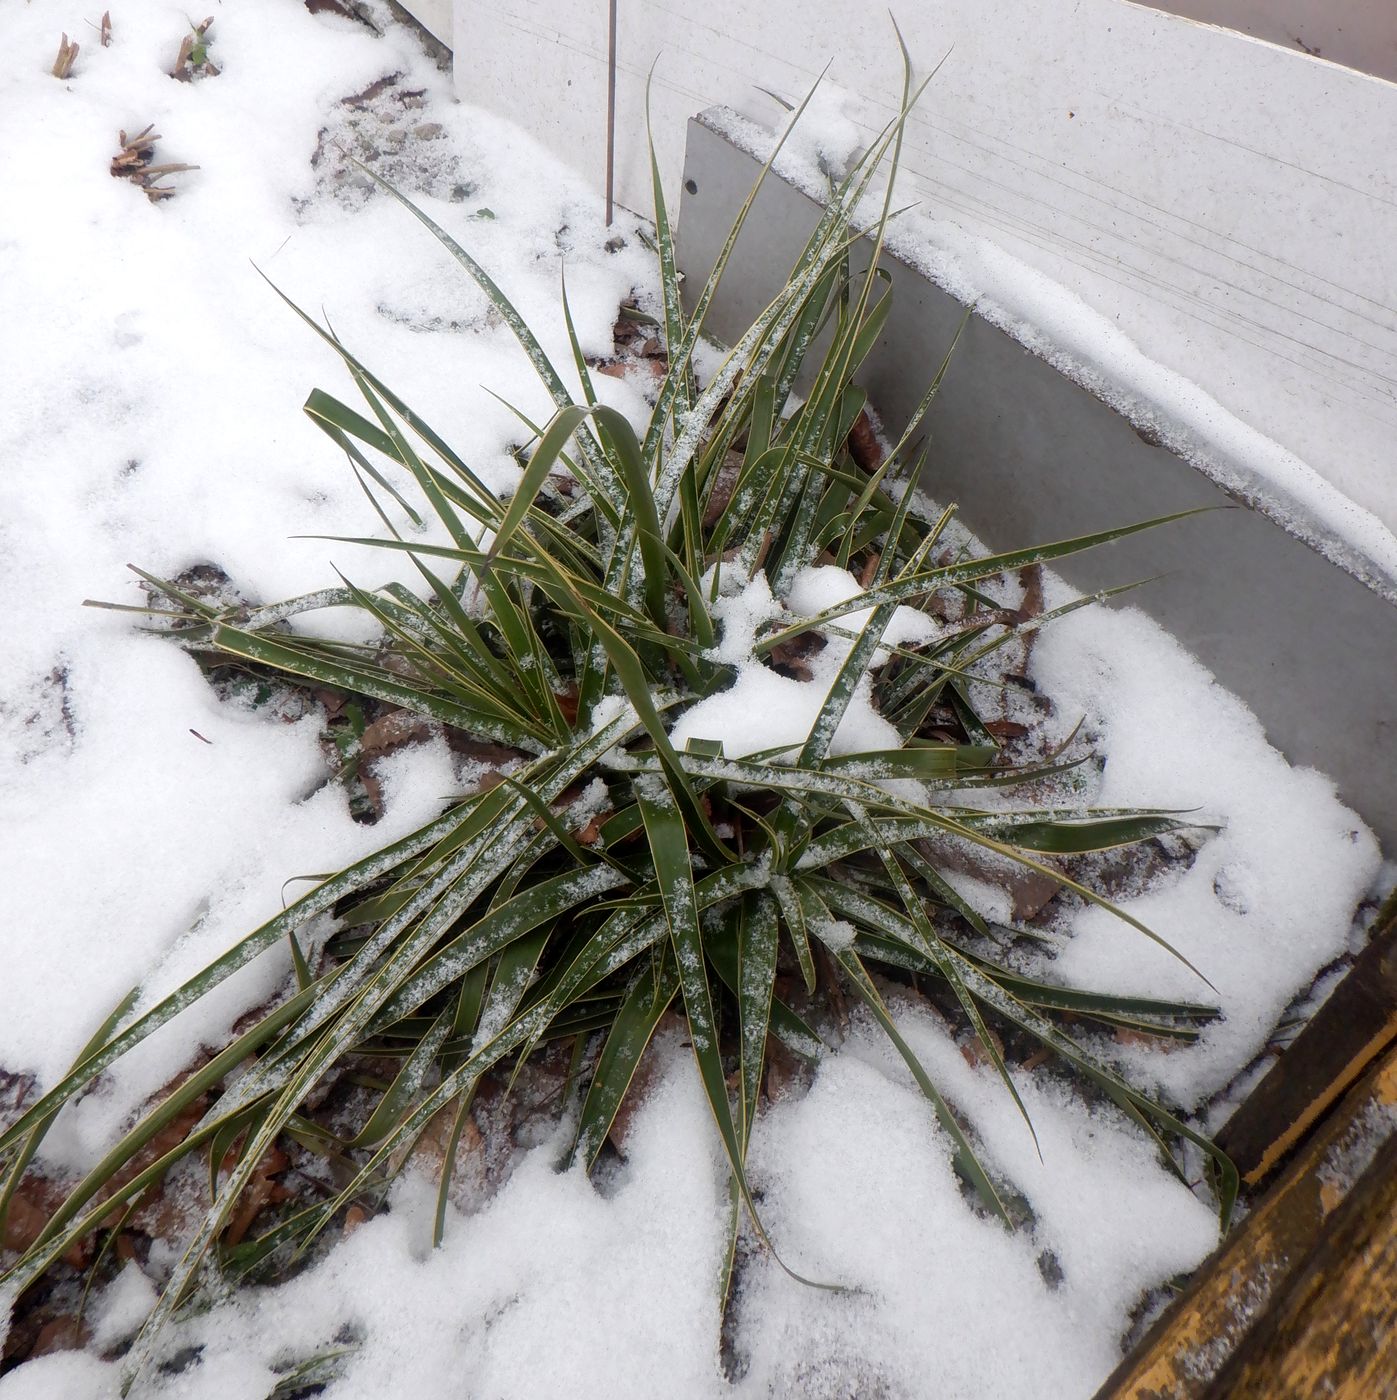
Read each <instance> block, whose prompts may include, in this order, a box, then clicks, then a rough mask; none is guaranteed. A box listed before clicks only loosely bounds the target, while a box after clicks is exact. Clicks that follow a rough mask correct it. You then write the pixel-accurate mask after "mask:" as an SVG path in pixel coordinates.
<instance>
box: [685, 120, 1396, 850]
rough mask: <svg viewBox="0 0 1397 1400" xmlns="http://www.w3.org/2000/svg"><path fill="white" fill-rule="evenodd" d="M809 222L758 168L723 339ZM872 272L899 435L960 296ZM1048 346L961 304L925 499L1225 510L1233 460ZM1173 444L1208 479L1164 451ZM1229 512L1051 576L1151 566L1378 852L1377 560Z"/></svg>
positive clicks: (1170, 599)
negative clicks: (1358, 819)
mask: <svg viewBox="0 0 1397 1400" xmlns="http://www.w3.org/2000/svg"><path fill="white" fill-rule="evenodd" d="M737 125H740V124H737V123H735V122H734V119H733V115H732V114H731V113H721V112H720V113H706V114H705V115H704V117H703V118H702V119H700V120H696V121H694V122H691V123H690V126H689V143H688V150H687V154H686V159H685V166H684V196H683V204H682V208H681V217H680V240H679V241H680V258H681V264H682V267H683V270H684V272H685V274H686V278H687V282H688V285H689V286H690V287H694V286H696V285H701V283H702V281H703V279H704V278H705V277H706V275H707V273H708V270H709V269H710V268H711V266H712V265H713V261H714V259H715V257H716V255H717V253H718V250H719V248H720V246H721V244H722V241H723V238H724V237H725V236H726V233H727V230H728V228H729V227H730V226H731V222H732V219H733V217H734V215H735V214H736V211H737V209H738V207H739V206H740V204H741V202H742V200H743V199H744V198H745V197H746V195H747V192H748V191H749V190H750V188H751V186H752V182H753V181H754V179H755V178H756V175H757V171H758V168H759V162H758V160H757V158H756V157H754V156H753V155H752V154H751V153H750V151H748V150H746V149H744V148H743V147H742V146H741V145H738V144H736V143H735V142H734V140H733V139H732V135H731V133H732V131H733V130H734V127H735V126H737ZM817 216H818V204H817V202H816V201H815V200H813V199H812V198H810V197H809V196H808V195H807V194H805V193H803V192H802V191H801V190H800V189H798V188H797V187H796V185H794V184H792V183H790V182H789V181H787V180H785V179H782V178H779V177H776V176H772V177H769V178H768V180H767V182H766V184H765V186H764V187H763V189H762V192H761V194H760V195H759V196H758V199H757V202H756V204H755V205H754V207H753V210H752V214H751V215H750V216H749V219H748V222H747V225H746V227H745V228H744V231H743V234H742V239H741V242H740V244H739V249H738V256H735V257H734V258H733V259H732V261H731V262H730V263H729V266H728V271H727V272H726V273H725V275H724V280H723V283H722V287H721V290H720V293H719V296H718V298H717V299H716V301H715V303H714V305H713V309H712V312H711V313H710V322H709V324H710V327H711V329H712V331H713V333H714V334H715V335H716V336H718V337H719V338H721V339H724V340H729V339H735V338H736V336H737V335H738V334H740V332H741V330H742V329H743V328H745V326H746V325H747V324H748V323H749V322H750V320H751V319H752V317H753V316H754V315H755V314H756V313H757V312H758V311H759V310H760V309H761V308H762V307H763V306H764V305H766V303H767V302H768V301H769V300H770V297H771V296H772V295H773V294H774V291H775V289H776V288H777V287H779V286H780V285H781V284H782V282H783V281H784V279H785V277H786V274H787V272H788V270H789V268H790V267H791V265H792V264H793V262H794V261H795V258H796V255H797V254H798V252H799V250H800V247H801V246H802V244H803V242H804V239H805V238H806V237H807V235H808V233H809V231H810V229H811V228H813V226H814V224H815V221H816V218H817ZM914 247H915V245H914ZM898 251H899V252H901V250H900V249H899V250H898ZM887 265H888V266H889V268H890V270H891V271H892V273H893V278H894V283H893V290H894V296H893V304H892V313H891V315H890V317H889V319H888V322H887V326H886V328H885V331H884V335H883V337H882V339H881V341H880V342H879V345H878V347H877V348H876V349H875V351H874V353H873V355H872V356H871V357H870V359H869V361H868V364H867V367H866V378H867V381H868V388H869V391H870V395H871V401H872V402H873V403H874V404H875V405H876V406H877V407H878V409H879V411H880V412H881V413H882V414H883V415H884V416H885V417H886V419H887V421H888V422H889V423H890V424H891V425H893V426H894V428H896V427H897V425H900V424H901V423H902V422H903V421H905V419H906V418H907V417H908V416H909V415H910V413H911V412H912V411H913V410H914V409H915V407H916V405H917V403H918V401H919V400H920V398H921V396H922V394H923V393H924V392H925V389H926V385H927V384H928V383H929V382H930V380H931V377H932V376H933V374H934V373H935V370H936V367H937V365H938V364H939V363H940V362H941V360H942V358H943V356H944V355H945V353H946V350H947V348H948V347H949V346H950V344H951V342H952V340H953V338H954V337H955V334H956V330H957V327H958V326H959V325H960V323H961V321H962V318H963V316H964V305H963V303H962V301H961V300H959V299H958V298H957V297H956V296H955V295H953V294H952V292H951V291H948V290H946V289H945V287H943V286H941V285H938V283H937V282H936V281H934V280H932V279H931V278H929V277H928V276H926V275H924V273H923V272H922V271H921V270H919V269H918V268H916V267H914V266H912V265H911V264H910V263H908V262H907V261H906V260H905V258H901V257H894V258H890V259H889V260H888V263H887ZM1000 319H1001V320H1003V319H1006V318H1003V317H1001V318H1000ZM1011 330H1012V331H1013V332H1014V333H1011ZM1025 341H1027V342H1028V343H1027V344H1025ZM1051 350H1052V347H1050V346H1049V345H1048V344H1047V342H1046V340H1045V338H1044V337H1043V336H1042V335H1041V334H1038V333H1035V332H1033V331H1030V330H1028V329H1026V328H1025V327H1023V326H1021V325H1013V326H1011V328H1010V329H1006V328H1005V326H1004V325H1001V324H996V323H995V321H994V320H991V319H990V318H989V317H988V316H986V315H984V314H978V313H977V314H975V315H973V316H972V317H971V318H970V320H969V322H968V323H967V325H966V329H965V331H964V333H963V334H962V336H961V339H960V342H959V344H958V345H957V348H956V353H955V355H954V356H953V358H952V361H951V364H950V368H949V370H948V372H947V375H946V378H945V380H944V382H943V385H942V388H941V392H940V394H939V396H938V399H937V401H936V403H935V405H934V407H933V410H932V413H931V415H930V416H929V418H928V420H927V423H926V427H927V430H928V433H929V437H930V442H931V447H932V450H931V457H930V464H929V468H928V477H927V486H928V489H929V490H930V491H931V492H932V493H933V495H935V496H936V497H937V498H938V499H940V500H943V501H957V502H958V503H959V504H960V506H961V509H962V514H963V517H964V519H965V521H966V523H967V524H968V525H969V526H970V527H971V528H972V529H973V530H975V531H976V533H977V534H979V535H980V536H981V537H982V538H983V539H985V540H986V542H987V543H989V544H990V545H993V546H999V547H1004V548H1009V547H1014V546H1018V545H1022V544H1026V543H1031V542H1034V541H1045V542H1046V541H1050V540H1058V539H1065V538H1069V537H1071V536H1074V535H1080V534H1085V533H1088V532H1092V531H1096V530H1102V529H1107V528H1110V527H1111V526H1114V525H1120V524H1125V523H1128V522H1131V521H1135V520H1141V519H1147V518H1150V517H1153V516H1158V515H1166V514H1170V513H1173V512H1175V511H1180V510H1188V509H1190V508H1193V507H1200V506H1205V507H1206V506H1215V507H1216V506H1224V507H1228V506H1237V505H1239V501H1238V500H1237V498H1236V496H1235V495H1234V494H1231V493H1232V492H1235V489H1236V485H1237V481H1238V480H1240V479H1241V476H1242V474H1243V467H1244V465H1245V464H1238V463H1235V462H1232V463H1229V462H1228V460H1227V459H1226V457H1225V456H1214V457H1213V458H1211V459H1210V458H1208V457H1207V455H1206V454H1207V453H1208V451H1209V448H1210V444H1208V443H1207V442H1206V441H1205V440H1203V439H1202V438H1201V437H1200V436H1199V435H1197V434H1196V433H1193V434H1191V433H1189V432H1186V431H1185V432H1180V431H1179V430H1177V426H1176V424H1175V422H1174V421H1173V419H1172V418H1171V414H1170V409H1169V405H1161V404H1159V403H1152V402H1151V401H1150V399H1149V398H1148V397H1147V396H1146V395H1145V394H1144V393H1142V392H1140V391H1139V390H1136V391H1134V392H1132V393H1131V394H1130V395H1129V396H1123V395H1122V396H1118V397H1117V400H1116V406H1112V404H1111V403H1109V402H1107V400H1106V398H1104V397H1102V396H1101V392H1102V390H1103V388H1104V385H1103V384H1102V383H1101V382H1099V381H1096V380H1094V379H1093V375H1092V374H1090V373H1087V372H1086V371H1085V370H1084V371H1083V372H1082V373H1079V374H1077V375H1076V377H1075V379H1074V378H1072V377H1069V375H1068V374H1067V373H1065V372H1064V371H1065V370H1070V369H1072V365H1071V364H1069V363H1067V362H1065V361H1064V359H1063V358H1062V356H1061V355H1058V354H1056V353H1050V352H1051ZM1054 361H1056V363H1054ZM1078 381H1085V382H1078ZM1214 407H1216V406H1215V405H1214ZM1221 416H1222V417H1223V418H1225V417H1226V415H1221ZM1183 447H1187V448H1188V450H1189V452H1190V455H1191V456H1193V457H1194V458H1195V461H1197V462H1199V463H1201V464H1202V465H1205V466H1210V467H1211V468H1212V471H1211V474H1208V473H1205V472H1204V471H1201V470H1199V469H1198V466H1196V465H1194V464H1192V463H1191V462H1189V461H1186V460H1185V459H1184V457H1183V456H1181V455H1179V449H1180V448H1183ZM1240 504H1241V508H1237V509H1222V510H1213V511H1211V512H1209V513H1208V514H1205V515H1201V516H1197V517H1194V518H1191V519H1189V520H1185V521H1181V522H1178V523H1176V524H1173V525H1170V526H1167V527H1165V528H1162V529H1160V530H1156V531H1150V532H1148V533H1146V534H1144V535H1141V536H1136V537H1133V538H1132V539H1131V540H1130V541H1129V542H1128V543H1126V544H1123V545H1121V546H1120V547H1119V548H1112V549H1108V550H1104V551H1095V552H1092V553H1089V554H1086V555H1082V556H1078V557H1077V558H1074V559H1071V560H1065V561H1062V562H1061V565H1060V567H1059V566H1055V567H1059V571H1060V572H1062V573H1063V574H1064V575H1065V576H1066V577H1067V578H1068V579H1069V581H1070V582H1072V583H1073V584H1075V585H1076V586H1077V587H1079V588H1081V589H1083V590H1084V591H1086V590H1095V589H1098V588H1104V587H1109V586H1112V585H1115V584H1119V583H1124V582H1129V581H1132V580H1138V579H1145V578H1153V581H1152V582H1151V583H1149V584H1148V586H1147V587H1144V588H1141V589H1140V590H1139V591H1138V592H1136V593H1134V594H1133V595H1132V596H1131V601H1132V602H1133V603H1136V604H1138V605H1139V606H1140V607H1142V608H1144V609H1145V610H1146V611H1147V612H1149V613H1150V614H1151V615H1152V616H1154V617H1155V618H1156V619H1157V620H1158V621H1160V622H1161V623H1162V624H1163V625H1164V626H1166V627H1167V628H1169V630H1170V631H1172V632H1173V633H1174V634H1175V635H1176V636H1177V637H1178V638H1179V639H1180V640H1181V641H1182V642H1183V643H1184V644H1185V645H1186V646H1188V647H1189V648H1190V649H1192V650H1193V651H1194V652H1195V653H1196V654H1197V656H1198V657H1199V658H1200V659H1201V660H1202V661H1203V663H1204V664H1205V665H1207V666H1208V667H1209V668H1210V669H1211V670H1212V671H1213V673H1214V674H1215V675H1216V677H1217V678H1218V679H1219V680H1220V681H1221V682H1222V683H1223V684H1224V685H1226V686H1228V687H1229V688H1230V689H1232V690H1234V691H1235V692H1236V693H1237V694H1239V695H1240V696H1241V697H1242V698H1243V699H1244V700H1245V701H1246V702H1247V703H1248V704H1249V705H1250V706H1251V707H1252V709H1253V710H1254V711H1255V713H1256V715H1257V717H1258V718H1259V719H1260V720H1261V722H1262V724H1263V725H1264V726H1265V728H1266V730H1267V733H1268V735H1269V736H1270V738H1271V740H1272V742H1274V743H1276V744H1277V745H1278V746H1279V747H1280V748H1281V749H1282V750H1283V751H1284V752H1285V753H1286V754H1287V756H1288V757H1289V758H1290V759H1291V760H1292V761H1294V762H1297V763H1302V764H1311V765H1313V766H1315V767H1317V768H1320V769H1322V770H1323V771H1324V772H1326V773H1328V774H1329V775H1330V776H1331V777H1333V778H1334V779H1335V780H1336V782H1337V783H1338V785H1339V789H1340V793H1341V795H1342V796H1343V797H1344V798H1345V800H1346V801H1347V802H1349V803H1350V804H1351V805H1352V806H1353V807H1354V808H1355V809H1356V810H1357V811H1358V812H1359V813H1360V814H1361V815H1362V816H1363V817H1364V818H1365V820H1367V821H1368V822H1369V823H1370V824H1371V825H1372V826H1373V828H1374V830H1375V831H1376V832H1377V833H1378V835H1379V838H1380V839H1381V840H1382V841H1383V842H1384V844H1385V845H1386V847H1387V848H1388V849H1389V850H1391V849H1393V848H1394V847H1397V784H1394V782H1393V780H1392V765H1391V759H1392V756H1393V754H1394V752H1397V719H1395V718H1394V715H1393V705H1392V682H1393V658H1394V657H1397V606H1394V604H1393V602H1392V601H1391V597H1392V583H1393V578H1392V574H1391V573H1390V570H1389V566H1388V562H1387V560H1386V559H1380V560H1374V559H1372V558H1371V557H1365V556H1364V555H1363V552H1362V551H1360V550H1357V549H1356V548H1355V547H1354V546H1353V544H1352V543H1351V542H1350V541H1348V540H1345V539H1344V538H1343V537H1342V536H1341V535H1338V534H1336V533H1334V532H1333V531H1332V530H1330V529H1327V528H1325V527H1324V526H1322V525H1320V524H1317V523H1316V522H1315V521H1313V520H1306V519H1305V518H1303V516H1301V517H1299V518H1291V519H1289V520H1287V521H1286V522H1285V523H1286V524H1289V525H1290V526H1291V527H1292V528H1290V529H1287V528H1284V527H1283V524H1282V523H1278V521H1277V519H1275V518H1273V514H1274V513H1279V508H1278V507H1277V506H1276V505H1275V503H1272V505H1271V507H1270V509H1271V510H1272V512H1273V514H1268V513H1266V512H1263V511H1262V510H1261V509H1258V508H1256V506H1255V504H1253V503H1251V502H1246V503H1240ZM1283 504H1284V503H1283ZM1290 504H1291V505H1292V506H1293V502H1291V503H1290ZM1374 523H1375V524H1376V522H1374ZM1301 533H1309V534H1310V535H1311V536H1312V537H1314V538H1316V539H1317V542H1318V543H1321V544H1324V545H1326V546H1327V547H1328V552H1329V553H1330V554H1332V555H1335V556H1337V557H1340V558H1341V559H1343V557H1344V556H1345V555H1348V556H1351V557H1350V558H1347V559H1344V562H1345V563H1347V564H1349V566H1350V567H1347V568H1346V567H1341V566H1340V564H1339V563H1335V562H1331V560H1330V559H1329V558H1325V557H1324V556H1323V555H1322V554H1321V553H1319V552H1318V550H1317V549H1316V548H1314V547H1313V545H1312V543H1307V542H1306V541H1305V540H1304V539H1302V538H1301V537H1300V535H1301ZM1382 533H1384V532H1382V531H1381V527H1379V534H1378V540H1377V542H1378V544H1379V545H1381V543H1382V540H1381V535H1382ZM1350 569H1352V571H1350ZM1156 575H1158V577H1155V576H1156Z"/></svg>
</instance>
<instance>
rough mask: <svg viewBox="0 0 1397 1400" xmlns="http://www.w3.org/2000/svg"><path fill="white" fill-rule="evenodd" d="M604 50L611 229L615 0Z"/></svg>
mask: <svg viewBox="0 0 1397 1400" xmlns="http://www.w3.org/2000/svg"><path fill="white" fill-rule="evenodd" d="M609 8H610V17H609V24H608V33H607V50H606V226H607V228H610V227H611V213H612V192H613V190H614V189H615V182H616V0H609Z"/></svg>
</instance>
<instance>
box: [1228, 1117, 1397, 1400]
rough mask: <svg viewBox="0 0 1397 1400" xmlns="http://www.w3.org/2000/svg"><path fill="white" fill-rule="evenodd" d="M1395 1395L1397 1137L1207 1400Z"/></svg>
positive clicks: (1394, 1398) (1360, 1399) (1386, 1398)
mask: <svg viewBox="0 0 1397 1400" xmlns="http://www.w3.org/2000/svg"><path fill="white" fill-rule="evenodd" d="M1318 1396H1324V1397H1326V1400H1397V1135H1393V1136H1391V1137H1389V1138H1388V1141H1387V1145H1386V1147H1384V1148H1383V1149H1382V1151H1381V1152H1380V1153H1379V1154H1378V1156H1377V1157H1376V1159H1375V1160H1374V1161H1373V1162H1372V1164H1371V1165H1370V1166H1369V1167H1368V1169H1367V1171H1366V1172H1365V1173H1364V1174H1363V1177H1362V1179H1361V1180H1360V1181H1359V1183H1358V1185H1357V1186H1356V1187H1355V1188H1354V1189H1353V1191H1352V1192H1351V1193H1350V1194H1349V1196H1348V1198H1347V1199H1346V1200H1345V1201H1344V1203H1343V1205H1342V1206H1340V1207H1339V1209H1338V1210H1336V1211H1335V1212H1334V1215H1333V1218H1332V1219H1331V1221H1330V1222H1329V1224H1328V1226H1327V1228H1326V1229H1325V1231H1324V1235H1323V1237H1322V1238H1321V1240H1320V1242H1319V1243H1318V1244H1317V1245H1316V1246H1315V1248H1314V1249H1313V1250H1312V1251H1311V1253H1310V1256H1309V1258H1308V1259H1307V1260H1306V1261H1305V1263H1304V1264H1303V1265H1301V1267H1300V1268H1299V1269H1297V1270H1296V1271H1295V1272H1294V1273H1293V1274H1292V1275H1291V1277H1290V1279H1289V1280H1288V1281H1287V1283H1286V1286H1285V1288H1284V1289H1283V1290H1282V1291H1281V1292H1280V1294H1279V1296H1278V1297H1277V1298H1276V1299H1275V1301H1274V1302H1273V1303H1272V1305H1271V1307H1270V1308H1269V1310H1268V1311H1267V1312H1266V1314H1265V1316H1264V1317H1262V1319H1261V1320H1260V1321H1259V1322H1258V1323H1257V1324H1256V1326H1255V1327H1254V1328H1253V1329H1252V1332H1251V1334H1250V1335H1249V1336H1248V1337H1247V1339H1246V1341H1245V1342H1244V1343H1243V1345H1242V1346H1241V1347H1239V1348H1238V1350H1237V1351H1236V1352H1235V1353H1234V1354H1233V1356H1232V1359H1231V1360H1230V1361H1229V1362H1228V1363H1227V1365H1226V1366H1224V1367H1223V1368H1222V1370H1221V1371H1220V1372H1219V1373H1218V1376H1217V1379H1216V1380H1214V1382H1213V1384H1212V1385H1211V1386H1210V1387H1209V1389H1208V1391H1207V1393H1206V1397H1205V1400H1313V1397H1318Z"/></svg>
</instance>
